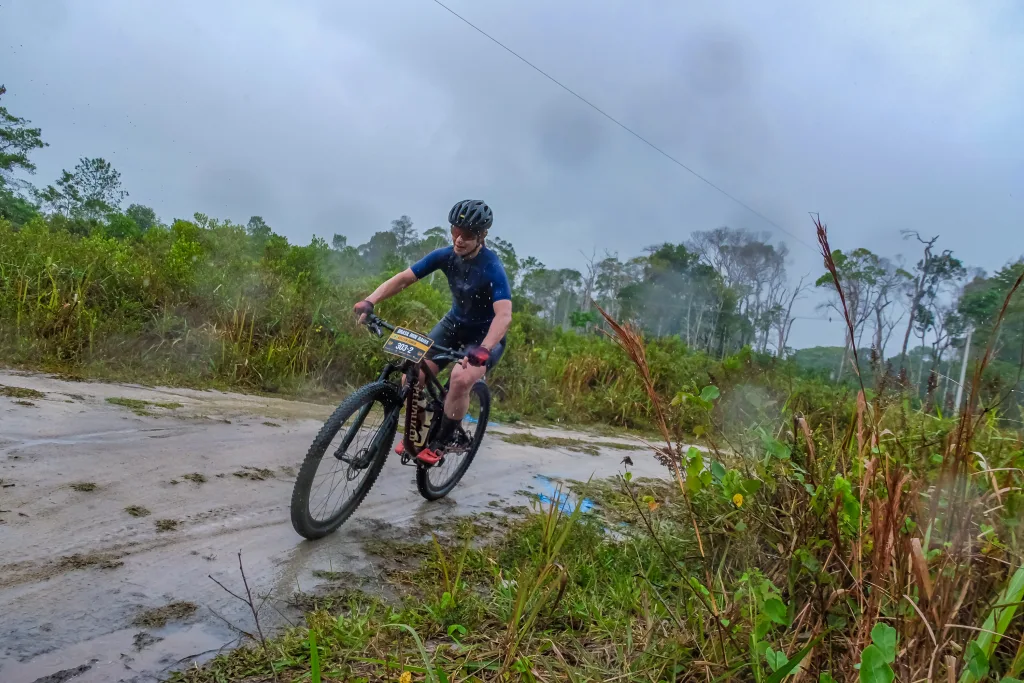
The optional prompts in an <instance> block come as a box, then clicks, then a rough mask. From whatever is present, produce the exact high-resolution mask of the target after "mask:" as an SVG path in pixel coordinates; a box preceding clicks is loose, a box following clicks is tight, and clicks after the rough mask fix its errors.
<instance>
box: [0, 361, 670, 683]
mask: <svg viewBox="0 0 1024 683" xmlns="http://www.w3.org/2000/svg"><path fill="white" fill-rule="evenodd" d="M331 409H332V407H331V406H322V405H315V404H310V403H302V402H297V401H285V400H278V399H268V398H262V397H252V396H243V395H238V394H228V393H221V392H215V391H193V390H187V389H153V388H143V387H138V386H128V385H118V384H100V383H84V382H74V381H64V380H60V379H57V378H54V377H48V376H42V375H34V374H26V373H18V372H6V371H0V520H2V521H0V680H2V681H4V683H36V682H37V681H38V682H39V683H43V682H44V681H45V682H46V683H51V682H52V683H57V682H58V681H60V682H63V681H72V682H73V683H93V682H99V681H104V682H106V681H133V682H134V681H153V680H159V679H160V678H161V676H162V675H163V674H165V673H166V672H167V671H169V670H171V669H175V668H183V667H186V666H189V665H190V664H191V663H192V662H194V661H200V662H201V661H203V660H205V659H207V658H209V657H211V656H213V655H214V654H215V653H216V652H217V651H218V650H220V649H221V648H225V647H231V646H232V645H233V644H235V643H237V641H238V637H239V636H238V629H239V628H241V629H246V630H252V628H253V626H252V620H251V616H249V614H248V611H247V610H248V608H247V607H246V605H244V604H242V603H240V602H238V601H237V600H236V599H235V598H233V597H231V596H230V595H228V594H227V593H226V592H225V591H224V590H223V589H222V588H220V587H218V586H217V584H216V583H215V582H214V581H213V580H211V578H210V576H212V577H213V578H216V579H217V580H219V581H220V582H222V583H223V584H224V585H225V586H226V587H228V588H231V589H232V590H235V591H236V592H238V591H241V590H243V589H242V583H241V577H240V575H239V569H238V556H237V553H238V552H239V551H241V553H242V559H243V562H244V566H245V572H246V576H247V578H248V580H249V583H250V586H251V587H253V588H254V590H256V591H257V592H259V593H260V594H269V595H270V596H271V597H270V600H269V604H268V607H267V608H266V609H265V610H264V612H263V614H264V615H265V619H266V620H267V621H268V622H270V624H269V625H271V626H275V625H276V626H280V625H283V624H285V623H286V621H287V620H288V619H289V613H288V612H287V609H286V608H285V607H279V606H284V605H286V604H287V602H288V600H289V598H290V596H292V595H293V594H294V593H296V591H309V590H312V589H315V588H316V586H317V585H318V583H319V582H321V581H322V579H320V578H318V576H321V577H322V576H323V575H324V572H339V571H340V572H351V573H354V574H356V575H359V576H365V577H368V578H370V579H371V580H372V578H373V577H375V576H376V575H377V571H378V570H377V568H375V561H374V559H373V558H371V557H368V556H367V555H366V553H365V552H364V551H363V549H362V544H363V542H364V541H366V540H368V539H372V538H381V537H386V536H388V535H389V534H390V535H400V534H401V533H403V530H405V529H422V528H423V526H424V525H425V524H430V523H432V522H434V521H437V520H440V519H444V518H447V517H450V516H451V515H453V514H471V513H478V512H482V511H486V510H494V509H496V508H500V507H505V506H510V505H524V504H526V503H527V498H526V496H525V495H524V494H523V493H522V492H523V491H524V490H530V492H532V493H537V494H543V493H544V492H545V490H546V489H549V488H550V485H551V484H550V481H551V480H558V479H576V480H585V479H587V478H588V477H590V476H591V475H596V476H597V477H602V476H609V475H611V474H614V473H615V472H621V471H622V465H621V464H620V462H621V460H622V457H623V455H624V453H623V452H622V451H617V450H610V449H601V451H600V455H598V456H594V455H590V454H587V453H576V452H570V451H568V450H564V449H541V448H534V447H529V446H520V445H512V444H509V443H506V442H505V441H503V440H502V439H501V438H500V435H501V433H503V432H504V433H508V432H510V431H513V430H510V429H507V428H505V427H503V426H501V425H494V426H492V427H491V428H489V429H488V435H487V436H486V437H485V438H484V441H483V445H482V446H481V449H480V452H479V454H478V455H477V458H476V460H475V461H474V463H473V466H472V467H471V468H470V469H469V471H468V473H467V474H466V476H465V477H464V478H463V480H462V482H461V483H460V484H459V486H458V487H457V488H456V489H455V491H453V492H452V494H451V495H450V496H449V497H448V499H446V500H443V501H439V502H434V503H429V502H427V501H425V500H423V499H422V498H420V497H419V495H418V494H417V493H416V487H415V483H414V471H413V469H412V468H407V467H402V466H401V465H400V464H399V463H398V459H397V458H396V457H390V458H389V459H388V462H387V465H386V466H385V469H384V471H383V472H382V474H381V476H380V478H379V479H378V481H377V484H376V485H375V487H374V489H373V490H372V491H371V492H370V495H369V496H368V497H367V499H366V501H365V502H364V503H363V504H362V506H361V507H360V508H359V510H358V511H357V512H356V513H355V515H354V516H353V517H352V518H351V519H350V520H349V522H348V523H347V524H346V525H345V526H344V527H342V528H341V529H340V530H339V531H338V532H337V533H335V534H333V535H332V536H330V537H328V538H326V539H323V540H320V541H317V542H308V541H305V540H303V539H302V538H301V537H299V536H298V535H297V534H296V533H295V532H294V530H293V529H292V527H291V523H290V521H289V517H288V503H289V499H290V496H291V490H292V482H293V480H294V475H295V471H296V470H297V468H298V466H299V464H300V462H301V460H302V457H303V456H304V455H305V452H306V449H307V448H308V446H309V444H310V441H311V440H312V439H313V436H314V435H315V434H316V432H317V430H318V429H319V428H320V426H321V424H322V422H323V420H324V418H325V417H326V416H327V415H328V414H329V413H330V411H331ZM533 433H534V434H537V435H541V436H550V435H560V436H575V437H576V438H584V439H587V438H589V439H592V440H594V439H595V437H587V436H585V435H581V434H571V433H566V432H554V431H551V430H543V429H538V430H533ZM596 440H599V441H609V439H607V438H603V437H602V438H600V439H596ZM619 441H621V440H619ZM632 459H633V461H634V462H635V465H634V466H633V467H632V468H631V469H632V470H633V471H634V472H635V473H636V474H637V475H646V476H662V475H663V470H662V469H661V468H660V467H659V466H658V465H657V463H655V462H654V460H653V458H650V457H648V456H646V455H643V454H642V453H633V454H632ZM517 492H518V493H517ZM168 605H170V606H171V607H170V608H169V610H165V611H169V612H170V614H169V615H168V614H166V613H165V612H164V611H161V610H162V609H163V608H167V606H168ZM153 610H156V611H153ZM168 616H169V618H167V617H168ZM293 616H294V613H293ZM162 622H165V623H163V625H161V623H162Z"/></svg>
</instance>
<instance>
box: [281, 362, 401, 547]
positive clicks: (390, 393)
mask: <svg viewBox="0 0 1024 683" xmlns="http://www.w3.org/2000/svg"><path fill="white" fill-rule="evenodd" d="M399 400H400V398H399V394H398V389H397V388H396V387H395V386H394V385H393V384H390V383H388V382H371V383H370V384H366V385H364V386H362V387H360V388H359V389H358V390H357V391H356V392H355V393H353V394H352V395H351V396H349V397H348V398H346V399H345V400H344V401H342V403H341V405H339V406H338V407H337V409H335V411H334V413H333V414H332V415H331V416H330V417H329V418H327V421H326V422H325V423H324V426H323V427H321V428H320V433H319V434H317V435H316V438H315V439H313V444H312V445H311V446H310V447H309V451H308V452H307V453H306V458H305V460H303V462H302V467H301V468H300V469H299V474H298V476H297V477H296V478H295V488H294V489H293V491H292V502H291V517H292V526H293V527H294V528H295V531H296V532H298V534H299V535H301V536H303V537H305V538H308V539H310V540H312V539H317V538H323V537H324V536H326V535H327V534H329V533H331V532H333V531H335V530H336V529H337V528H338V527H340V526H341V525H342V524H344V523H345V520H346V519H348V518H349V516H351V514H352V513H353V512H355V510H356V508H357V507H359V504H360V503H362V502H363V499H364V498H365V497H366V494H367V493H369V492H370V488H371V487H373V484H374V482H375V481H376V480H377V476H378V475H379V474H380V471H381V468H383V467H384V461H385V460H387V456H388V451H389V450H390V449H391V444H392V442H393V441H394V440H395V433H396V431H397V430H398V413H399V410H400V406H399ZM343 427H344V429H342V428H343ZM336 437H337V438H336ZM332 445H333V448H332ZM321 470H326V471H321ZM339 489H340V492H339ZM336 493H337V494H338V495H337V502H335V503H334V504H333V505H332V504H331V500H332V498H334V496H335V494H336Z"/></svg>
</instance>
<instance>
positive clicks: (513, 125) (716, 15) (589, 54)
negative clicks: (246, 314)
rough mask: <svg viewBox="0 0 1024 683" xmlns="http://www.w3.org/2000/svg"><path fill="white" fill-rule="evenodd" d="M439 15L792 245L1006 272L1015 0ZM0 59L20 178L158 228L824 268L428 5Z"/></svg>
mask: <svg viewBox="0 0 1024 683" xmlns="http://www.w3.org/2000/svg"><path fill="white" fill-rule="evenodd" d="M446 4H448V6H449V7H451V8H452V9H453V10H455V11H457V12H459V13H460V14H462V15H463V16H465V17H466V18H467V19H468V20H470V21H472V22H473V23H475V24H477V25H478V26H479V27H481V28H482V29H483V30H485V31H487V32H489V33H491V34H492V35H493V36H494V37H495V38H497V39H498V40H500V41H502V42H503V43H505V44H506V45H508V46H509V47H510V48H512V49H513V50H516V51H517V52H519V53H520V54H521V55H523V56H524V57H526V58H527V59H529V60H531V61H532V62H534V63H535V64H537V65H538V66H539V67H540V68H542V69H544V70H545V71H547V72H548V73H550V74H551V75H552V76H554V77H555V78H557V79H559V80H561V81H562V82H563V83H565V84H566V85H568V86H569V87H571V88H573V89H574V90H575V91H576V92H578V93H579V94H580V95H582V96H583V97H585V98H587V99H589V100H590V101H592V102H594V103H595V104H596V105H598V106H599V107H601V108H602V109H604V110H605V111H606V112H608V113H609V114H610V115H612V116H614V117H616V118H618V119H619V120H621V121H623V122H624V123H625V124H626V125H628V126H630V127H631V128H633V129H634V130H636V131H637V132H639V133H640V134H641V135H643V136H644V137H646V138H647V139H648V140H650V141H652V142H653V143H654V144H656V145H658V146H659V147H661V148H662V149H664V150H665V151H666V152H668V153H669V154H671V155H673V156H674V157H676V158H677V159H679V160H680V161H682V162H683V163H685V164H686V165H688V166H689V167H690V168H692V169H694V170H695V171H697V172H699V173H700V174H702V175H703V176H704V177H706V178H708V179H709V180H711V181H712V182H714V183H715V184H716V185H718V186H720V187H722V188H723V189H725V190H727V191H728V192H729V193H730V194H732V195H733V196H735V197H737V198H739V199H741V200H742V201H743V202H745V203H747V204H749V205H750V206H752V207H754V208H756V209H757V211H759V212H760V213H762V214H763V215H765V216H768V217H770V218H771V220H772V221H773V222H775V223H777V224H779V225H781V226H782V227H783V228H785V229H786V230H788V231H789V232H790V233H793V234H795V235H796V236H797V237H798V238H799V239H800V240H802V241H803V242H804V243H805V244H806V245H810V246H813V245H814V243H815V238H814V234H813V228H812V225H811V223H810V219H809V218H808V215H807V212H808V211H817V212H820V213H821V216H822V219H823V220H825V221H826V222H827V223H828V225H829V228H830V233H831V235H832V242H833V247H836V248H855V247H858V246H866V247H868V248H870V249H872V250H873V251H875V252H877V253H880V254H883V255H889V256H892V255H895V254H897V253H899V252H901V251H906V252H907V253H908V254H909V255H910V256H911V257H912V258H914V259H916V254H914V253H913V252H912V251H911V250H910V246H911V245H909V244H908V243H906V242H904V241H903V240H902V239H901V237H900V234H899V231H900V229H904V228H910V229H918V230H921V231H922V232H923V233H928V234H938V235H941V240H940V244H941V246H942V247H945V248H952V249H953V250H954V251H955V253H956V254H957V255H959V256H960V257H961V258H962V259H963V260H964V261H965V262H966V263H967V264H969V265H976V266H982V267H985V268H987V269H989V270H992V269H995V268H998V267H999V266H1001V265H1003V264H1004V263H1006V262H1007V261H1008V260H1010V259H1013V258H1016V257H1018V256H1020V255H1021V254H1022V252H1024V4H1022V3H1021V2H1020V0H992V1H986V0H964V1H962V2H961V1H956V0H914V1H907V2H899V3H893V2H888V1H882V0H879V1H873V0H871V1H865V0H857V1H856V2H846V3H838V2H820V1H816V2H781V3H765V2H757V1H753V0H751V1H749V2H716V3H711V2H688V3H682V2H678V1H669V0H630V1H625V0H605V1H604V2H601V3H594V2H585V1H583V0H567V1H564V2H559V3H548V2H541V1H539V0H519V1H518V2H512V1H510V0H493V1H489V2H469V1H468V0H449V2H446ZM0 50H2V52H0V54H2V55H3V58H2V60H0V63H2V65H3V67H2V69H0V82H2V83H4V84H6V86H7V89H8V94H7V95H6V96H5V97H4V104H5V105H6V106H7V107H8V109H9V110H10V111H12V112H13V113H15V114H16V115H20V116H25V117H27V118H29V119H31V120H32V122H33V123H34V124H35V125H38V126H40V127H41V128H42V130H43V136H44V138H45V140H46V141H47V142H49V143H50V147H49V148H47V149H45V150H42V151H40V152H38V153H36V154H35V155H34V156H33V159H34V160H35V161H36V162H37V164H38V167H39V170H38V173H37V176H36V177H35V178H34V181H35V182H36V183H37V184H45V183H50V182H53V180H54V179H55V178H56V177H57V175H58V174H59V173H60V170H61V169H62V168H68V169H70V168H72V167H73V166H74V165H75V163H76V161H77V159H78V158H79V157H82V156H90V157H92V156H102V157H105V158H107V159H108V160H110V161H111V162H113V164H114V165H115V166H116V168H118V169H119V170H120V171H121V173H122V179H123V182H124V185H125V188H126V189H127V190H128V191H129V192H130V197H129V201H132V202H139V203H142V204H146V205H149V206H152V207H153V208H155V209H156V211H157V213H158V214H159V215H160V216H161V217H162V218H163V219H165V220H169V219H172V218H174V217H190V216H191V215H192V214H193V213H194V212H196V211H201V212H204V213H207V214H209V215H211V216H214V217H221V218H231V219H232V220H235V221H239V222H244V221H245V220H247V219H248V218H249V216H251V215H254V214H258V215H261V216H263V217H264V219H266V220H267V222H268V223H269V224H270V225H271V226H273V227H274V229H275V230H276V231H277V232H279V233H281V234H284V235H286V236H287V237H288V238H289V239H291V240H292V241H295V242H300V243H308V241H309V239H310V237H311V236H313V235H314V234H315V235H320V236H323V237H326V238H327V239H328V240H329V239H330V236H331V235H332V234H334V233H335V232H338V233H342V234H345V235H347V236H348V237H349V242H350V243H360V242H363V241H365V240H366V239H367V238H368V237H369V236H370V235H371V234H372V233H373V232H375V231H377V230H381V229H386V228H387V227H388V225H389V221H390V220H391V219H393V218H395V217H397V216H399V215H401V214H408V215H409V216H411V217H412V219H413V221H414V222H415V224H416V226H417V227H419V228H421V229H426V228H428V227H430V226H432V225H437V224H441V223H443V222H444V221H445V218H446V216H447V211H448V209H449V208H450V207H451V205H452V203H454V202H455V201H456V200H459V199H463V198H467V197H472V198H482V199H485V200H486V201H487V202H488V203H490V204H491V206H492V208H493V209H494V212H495V217H496V219H495V225H494V229H493V232H494V233H495V234H497V235H500V236H502V237H504V238H507V239H509V240H510V241H512V242H513V244H514V245H515V246H516V248H517V250H518V251H519V252H520V253H521V254H532V255H535V256H537V257H538V258H540V259H541V260H542V261H543V262H544V263H545V264H547V265H548V266H549V267H580V266H581V263H582V256H581V255H580V251H583V252H587V253H588V254H589V253H590V252H591V251H592V250H594V249H596V250H597V251H598V253H599V254H600V253H601V252H602V251H604V250H608V251H611V252H618V253H619V255H620V256H622V257H623V258H627V257H630V256H634V255H637V254H639V253H640V252H641V251H642V249H643V248H644V247H646V246H648V245H650V244H653V243H656V242H660V241H664V240H671V241H682V240H684V239H685V238H686V237H687V236H688V234H689V233H690V231H692V230H704V229H711V228H715V227H717V226H720V225H729V226H732V227H744V228H749V229H752V230H765V231H771V232H772V233H773V235H774V238H775V239H777V240H779V241H784V242H786V243H788V244H789V246H790V250H791V252H792V257H793V258H792V263H791V265H790V271H791V273H792V274H793V275H794V277H797V276H799V275H801V274H803V273H813V274H814V275H815V276H816V275H817V274H819V272H820V271H821V265H820V259H819V258H817V256H816V254H815V252H814V251H813V250H812V249H811V248H809V246H804V245H801V244H799V243H797V241H796V239H794V237H792V236H790V235H786V234H783V233H781V232H779V231H778V229H776V228H774V227H773V226H772V225H770V224H768V223H766V222H764V221H763V220H761V219H760V218H758V217H757V216H756V215H753V214H752V213H750V212H749V211H747V210H746V209H744V208H743V207H742V206H740V205H738V204H736V203H735V202H733V201H732V200H730V199H728V198H727V197H724V196H723V195H721V194H719V193H718V192H716V191H715V190H714V189H712V188H710V187H708V186H707V185H706V184H704V183H703V182H701V181H700V180H698V179H697V178H695V177H694V176H693V175H691V174H690V173H688V172H687V171H685V170H684V169H682V168H680V167H678V166H676V165H675V164H673V163H672V162H671V161H669V160H667V159H666V158H664V157H663V156H661V155H659V154H658V153H657V152H656V151H654V150H652V149H651V148H650V147H647V146H646V145H644V144H643V143H642V142H640V141H638V140H637V139H636V138H634V137H632V136H630V135H629V134H628V133H626V132H625V131H623V130H622V129H620V128H618V127H617V126H615V125H614V124H613V123H611V122H610V121H608V120H607V119H605V118H603V117H602V116H601V115H600V114H598V113H596V112H595V111H593V110H592V109H590V108H589V107H587V106H586V105H585V104H583V103H582V102H580V101H579V100H577V99H576V98H574V97H573V96H571V95H570V94H568V93H566V92H565V91H563V90H561V89H560V88H558V87H557V86H556V85H554V84H553V83H551V82H550V81H548V80H546V79H545V78H544V77H543V76H541V75H539V74H538V73H536V72H535V71H533V70H532V69H530V68H529V67H528V66H526V65H525V64H523V63H522V62H520V61H518V60H517V59H515V58H514V57H513V56H511V55H510V54H508V53H507V52H505V51H504V50H502V49H501V48H499V47H498V46H497V45H495V44H494V43H492V42H490V41H489V40H487V39H486V38H485V37H483V36H481V35H480V34H478V33H476V32H475V31H473V30H472V29H471V28H470V27H468V26H466V25H465V24H464V23H462V22H461V21H459V20H458V19H457V18H456V17H454V16H452V15H451V14H449V13H448V12H447V11H445V10H444V9H443V8H442V7H440V6H438V5H437V4H435V3H434V2H433V1H432V0H391V1H388V0H383V1H377V2H370V1H366V0H350V1H348V2H339V1H333V2H332V1H328V0H322V1H315V0H307V1H301V2H300V1H298V0H293V1H290V2H285V1H284V0H281V1H278V2H271V1H269V0H238V1H231V2H229V1H216V0H176V1H175V2H167V3H154V2H138V1H137V0H90V1H88V2H74V1H72V0H13V1H12V0H0ZM815 303H816V301H815V300H814V299H811V298H808V299H807V300H806V301H804V302H802V309H801V310H800V311H799V313H800V315H804V316H811V317H813V316H820V315H823V314H821V313H817V312H816V311H815V308H814V304H815ZM791 342H792V343H793V344H794V345H796V346H806V345H814V344H841V343H842V328H841V327H840V326H839V325H838V323H835V324H829V323H827V322H824V321H820V320H798V322H797V325H796V326H795V327H794V331H793V337H792V339H791Z"/></svg>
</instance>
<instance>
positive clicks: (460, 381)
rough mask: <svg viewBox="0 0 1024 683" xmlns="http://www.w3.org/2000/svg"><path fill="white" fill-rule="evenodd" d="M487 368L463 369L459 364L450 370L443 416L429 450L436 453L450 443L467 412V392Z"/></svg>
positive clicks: (470, 367) (466, 367) (469, 367)
mask: <svg viewBox="0 0 1024 683" xmlns="http://www.w3.org/2000/svg"><path fill="white" fill-rule="evenodd" d="M486 372H487V368H477V367H473V366H472V365H469V366H465V367H463V366H462V365H461V364H460V365H456V366H455V367H453V368H452V376H451V380H450V382H449V385H448V396H447V397H445V400H444V415H442V416H441V426H440V427H439V428H438V430H437V434H436V435H435V436H434V440H433V441H432V442H431V444H430V450H431V451H434V452H437V451H438V450H439V449H440V450H444V449H445V448H446V447H447V446H448V443H449V442H450V441H451V438H452V435H453V434H454V433H455V428H456V427H458V425H459V423H460V422H462V418H464V417H465V416H466V411H467V410H469V392H470V390H471V389H472V388H473V385H474V384H476V382H477V380H479V379H482V378H483V376H484V374H485V373H486Z"/></svg>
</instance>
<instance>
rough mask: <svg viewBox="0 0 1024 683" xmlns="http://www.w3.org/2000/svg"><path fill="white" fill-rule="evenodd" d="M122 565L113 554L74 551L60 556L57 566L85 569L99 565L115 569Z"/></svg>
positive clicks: (102, 567) (101, 567) (103, 567)
mask: <svg viewBox="0 0 1024 683" xmlns="http://www.w3.org/2000/svg"><path fill="white" fill-rule="evenodd" d="M122 565H124V562H122V561H121V560H120V559H118V558H117V556H115V555H109V554H106V553H75V554H74V555H68V556H67V557H62V558H60V562H59V563H58V566H59V567H60V568H61V569H87V568H89V567H99V568H100V569H116V568H117V567H120V566H122Z"/></svg>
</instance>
